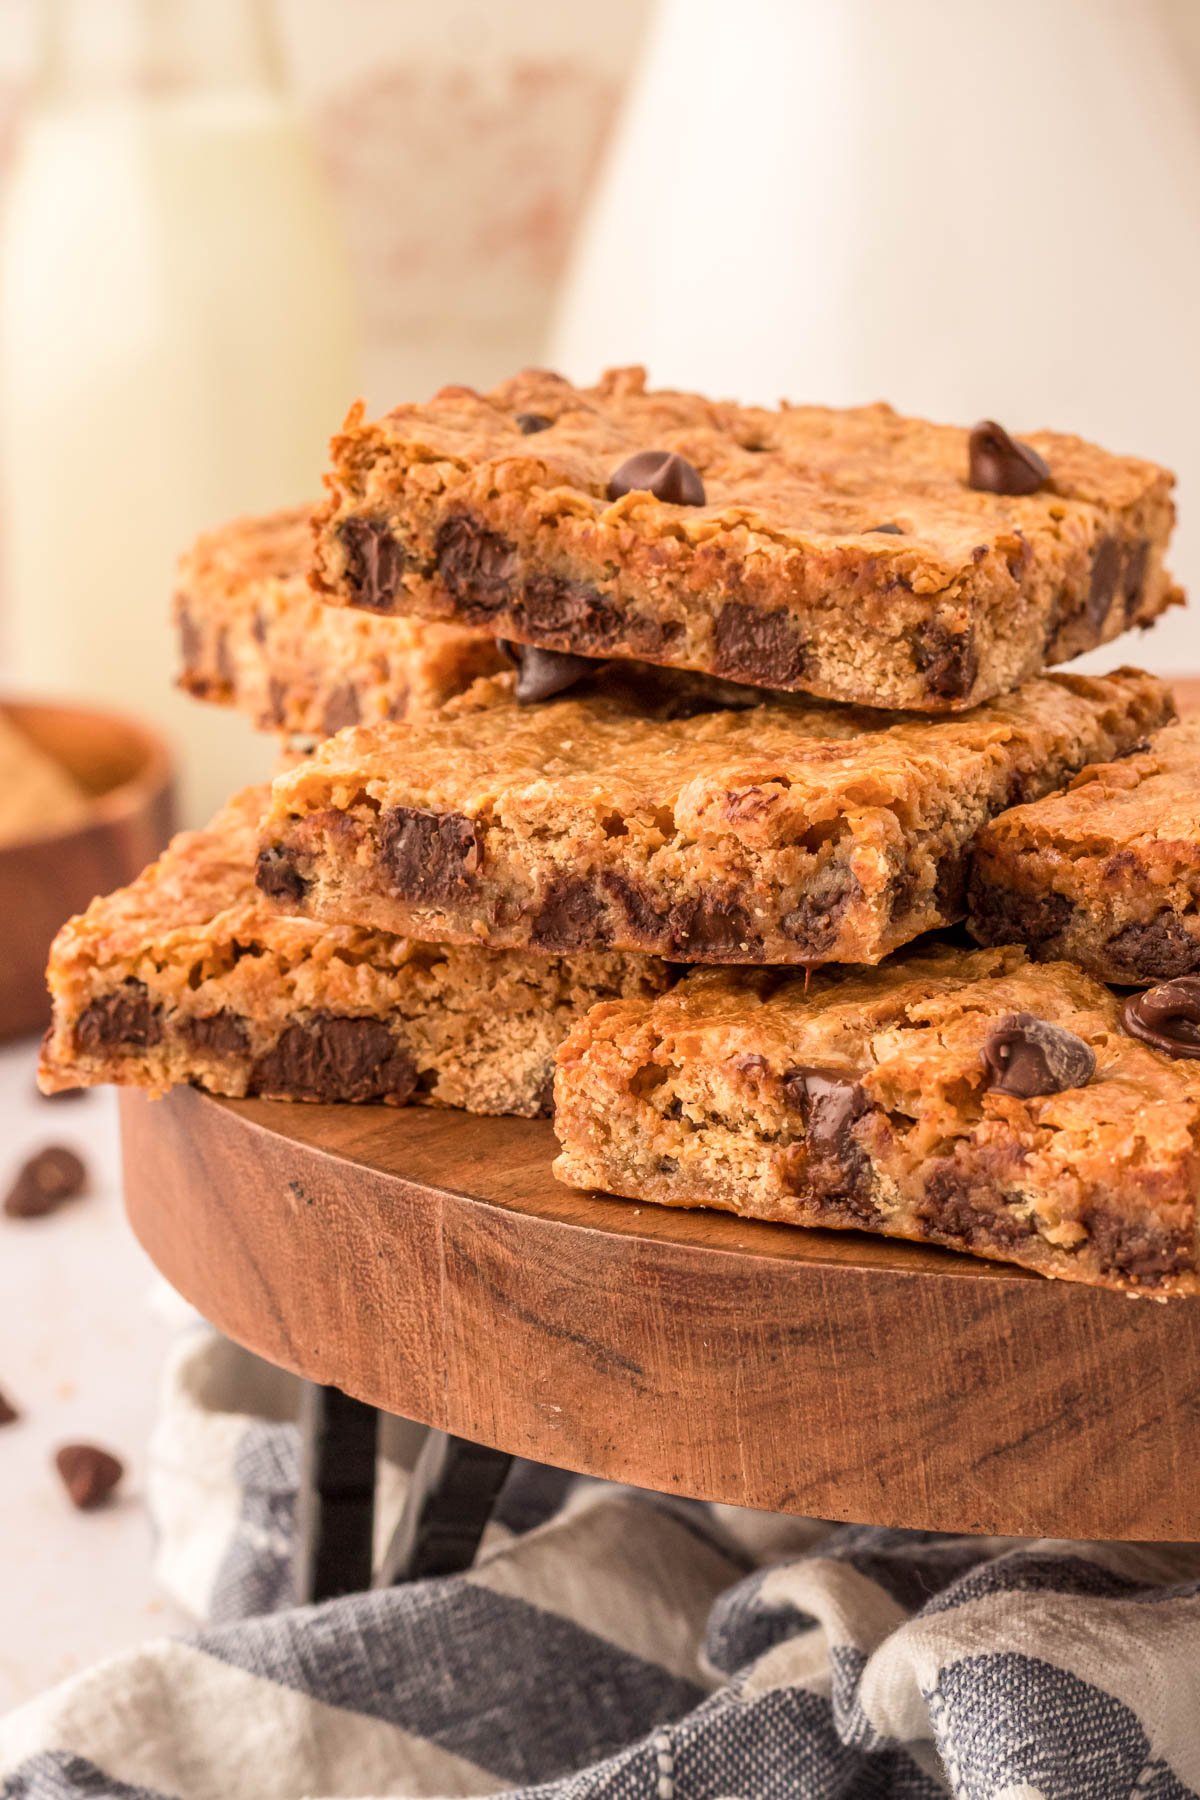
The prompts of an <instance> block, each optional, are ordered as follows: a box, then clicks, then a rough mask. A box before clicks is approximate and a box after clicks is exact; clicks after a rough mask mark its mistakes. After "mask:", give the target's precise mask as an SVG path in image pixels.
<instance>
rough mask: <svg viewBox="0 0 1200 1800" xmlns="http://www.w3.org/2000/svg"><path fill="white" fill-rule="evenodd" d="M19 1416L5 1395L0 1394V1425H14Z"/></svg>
mask: <svg viewBox="0 0 1200 1800" xmlns="http://www.w3.org/2000/svg"><path fill="white" fill-rule="evenodd" d="M20 1416H21V1415H20V1413H19V1412H18V1411H17V1409H16V1407H15V1406H14V1405H13V1403H12V1401H11V1400H10V1399H9V1398H8V1396H7V1394H0V1425H15V1424H16V1422H17V1420H18V1419H19V1418H20Z"/></svg>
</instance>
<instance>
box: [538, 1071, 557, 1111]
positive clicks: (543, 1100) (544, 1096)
mask: <svg viewBox="0 0 1200 1800" xmlns="http://www.w3.org/2000/svg"><path fill="white" fill-rule="evenodd" d="M537 1116H538V1118H539V1119H552V1118H553V1117H554V1068H553V1065H551V1068H550V1073H549V1074H548V1075H547V1076H546V1079H545V1081H544V1082H543V1083H542V1087H541V1092H540V1093H539V1095H538V1107H537Z"/></svg>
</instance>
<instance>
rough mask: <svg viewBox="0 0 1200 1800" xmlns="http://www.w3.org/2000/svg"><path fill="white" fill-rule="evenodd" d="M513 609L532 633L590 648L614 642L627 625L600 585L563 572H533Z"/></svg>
mask: <svg viewBox="0 0 1200 1800" xmlns="http://www.w3.org/2000/svg"><path fill="white" fill-rule="evenodd" d="M512 612H513V616H514V617H515V618H519V619H520V620H521V621H522V622H523V623H524V625H525V628H526V630H527V631H528V632H529V634H530V636H531V637H559V638H563V639H565V640H567V641H568V642H569V643H571V644H572V645H574V646H575V647H576V648H577V649H583V650H589V651H598V650H604V649H607V648H608V647H609V646H610V645H611V644H615V643H616V642H617V641H618V639H619V638H620V637H621V635H622V632H623V631H624V628H625V627H624V622H623V621H622V618H621V615H620V614H619V613H618V612H617V610H616V608H615V607H614V606H613V604H612V602H611V601H610V600H609V599H607V598H606V597H605V595H603V594H602V593H601V592H600V590H599V588H594V587H589V586H588V584H587V583H586V582H583V581H568V580H567V579H566V578H565V576H562V575H531V576H530V578H529V580H528V581H527V582H526V583H525V585H524V587H523V589H522V590H521V593H520V595H519V597H517V598H516V599H514V601H513V603H512Z"/></svg>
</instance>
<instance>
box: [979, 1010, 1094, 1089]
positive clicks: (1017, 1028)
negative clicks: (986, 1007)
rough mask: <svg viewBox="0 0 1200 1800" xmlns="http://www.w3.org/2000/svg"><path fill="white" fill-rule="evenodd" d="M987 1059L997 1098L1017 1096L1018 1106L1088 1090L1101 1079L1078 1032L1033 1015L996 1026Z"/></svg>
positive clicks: (989, 1039) (987, 1042)
mask: <svg viewBox="0 0 1200 1800" xmlns="http://www.w3.org/2000/svg"><path fill="white" fill-rule="evenodd" d="M982 1055H983V1065H984V1068H985V1069H986V1070H987V1073H988V1076H989V1080H988V1086H989V1088H990V1089H991V1090H992V1092H993V1093H994V1094H1013V1095H1015V1096H1016V1098H1017V1099H1018V1100H1032V1099H1033V1098H1034V1096H1035V1095H1037V1094H1061V1093H1062V1092H1063V1091H1064V1090H1065V1089H1066V1088H1073V1087H1086V1086H1087V1084H1088V1082H1089V1081H1090V1080H1091V1079H1092V1076H1093V1075H1094V1074H1095V1073H1096V1057H1095V1053H1094V1051H1093V1050H1092V1048H1091V1046H1090V1045H1089V1044H1085V1043H1084V1041H1083V1039H1082V1038H1081V1037H1076V1035H1075V1033H1074V1032H1073V1031H1067V1030H1066V1029H1065V1028H1064V1027H1063V1026H1061V1025H1051V1024H1050V1023H1049V1021H1048V1020H1046V1019H1039V1018H1037V1017H1036V1016H1035V1014H1033V1013H1027V1012H1020V1013H1009V1015H1008V1017H1007V1018H1004V1019H998V1020H997V1021H996V1023H995V1024H994V1025H992V1026H990V1027H989V1030H988V1034H987V1037H986V1039H985V1040H984V1045H983V1052H982Z"/></svg>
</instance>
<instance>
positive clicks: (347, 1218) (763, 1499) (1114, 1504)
mask: <svg viewBox="0 0 1200 1800" xmlns="http://www.w3.org/2000/svg"><path fill="white" fill-rule="evenodd" d="M121 1111H122V1126H123V1138H124V1146H125V1168H126V1195H127V1204H128V1209H129V1214H130V1218H131V1221H132V1223H133V1227H134V1230H135V1231H136V1233H137V1235H138V1237H139V1238H140V1240H141V1242H142V1243H143V1245H144V1246H145V1248H146V1250H147V1251H148V1252H149V1254H150V1256H151V1257H152V1258H153V1260H154V1261H155V1263H156V1264H157V1265H158V1267H159V1268H160V1269H161V1270H162V1272H163V1274H164V1275H165V1276H166V1277H167V1279H168V1280H169V1281H171V1282H172V1284H173V1285H174V1286H175V1287H177V1288H178V1289H179V1290H180V1292H181V1293H183V1294H184V1295H185V1296H186V1297H187V1298H188V1299H189V1300H191V1301H192V1302H193V1303H194V1304H195V1305H196V1306H197V1307H198V1308H199V1309H200V1311H201V1312H202V1313H204V1314H205V1316H206V1317H207V1318H209V1319H211V1320H212V1322H213V1323H214V1324H215V1325H217V1326H218V1327H219V1328H220V1329H221V1330H222V1331H225V1332H227V1333H228V1334H229V1335H230V1336H231V1337H233V1338H235V1339H237V1340H238V1341H239V1342H240V1343H243V1344H245V1345H247V1346H248V1347H249V1348H250V1349H252V1350H255V1351H257V1352H258V1353H259V1354H260V1355H262V1356H264V1357H266V1358H267V1359H268V1360H269V1361H271V1362H273V1363H277V1364H280V1365H282V1366H284V1367H286V1368H289V1369H293V1370H295V1371H296V1372H297V1373H299V1374H301V1375H304V1376H306V1377H308V1378H309V1379H311V1380H314V1381H319V1382H325V1383H332V1384H334V1385H336V1386H338V1387H341V1388H343V1389H344V1390H345V1391H346V1392H348V1393H351V1394H353V1395H356V1396H357V1397H358V1398H360V1399H363V1400H366V1401H369V1402H371V1403H372V1404H374V1405H376V1406H379V1407H382V1408H384V1409H386V1410H387V1411H390V1412H394V1413H400V1414H402V1415H404V1416H405V1417H407V1418H411V1419H417V1420H420V1421H422V1422H423V1423H426V1424H430V1425H436V1426H439V1427H440V1428H442V1429H444V1430H448V1431H452V1432H455V1433H457V1434H459V1435H461V1436H463V1437H467V1438H471V1439H473V1440H475V1441H476V1442H479V1443H483V1444H488V1445H492V1446H494V1447H496V1448H498V1449H502V1450H506V1451H510V1452H513V1453H515V1454H517V1455H521V1456H529V1457H535V1458H537V1459H539V1460H540V1461H543V1462H548V1463H553V1464H556V1465H558V1466H560V1467H564V1468H569V1469H577V1470H581V1471H584V1472H587V1473H590V1474H595V1475H602V1476H607V1477H610V1478H612V1479H613V1480H617V1481H627V1482H632V1483H635V1484H638V1485H641V1486H646V1487H651V1488H656V1489H659V1490H661V1491H663V1492H668V1493H679V1494H686V1495H691V1496H694V1497H698V1498H703V1499H710V1500H723V1501H729V1502H733V1503H736V1504H740V1505H745V1506H753V1507H765V1508H771V1509H774V1510H779V1511H784V1512H794V1513H804V1514H813V1515H816V1516H820V1517H825V1518H834V1519H854V1520H857V1521H860V1522H862V1523H872V1524H885V1525H905V1526H920V1527H926V1528H931V1529H937V1530H952V1531H959V1530H961V1531H982V1532H999V1533H1017V1534H1021V1535H1039V1536H1040V1535H1047V1536H1055V1537H1110V1538H1163V1539H1181V1538H1191V1539H1197V1538H1200V1491H1198V1488H1197V1484H1196V1482H1195V1480H1194V1478H1193V1475H1192V1464H1193V1462H1194V1450H1195V1447H1196V1439H1197V1421H1198V1419H1200V1301H1177V1302H1174V1303H1172V1304H1169V1305H1160V1304H1156V1303H1154V1302H1152V1301H1148V1300H1130V1299H1128V1298H1126V1297H1124V1296H1123V1295H1119V1294H1111V1293H1105V1292H1100V1291H1097V1290H1094V1289H1089V1288H1084V1287H1079V1286H1073V1285H1070V1284H1068V1283H1063V1282H1052V1281H1047V1280H1045V1279H1044V1278H1042V1277H1040V1276H1035V1275H1029V1274H1026V1273H1024V1272H1022V1271H1020V1270H1016V1269H1011V1268H1006V1267H1004V1266H1002V1265H999V1264H988V1263H983V1262H976V1261H973V1260H971V1259H970V1258H967V1257H959V1256H955V1255H952V1254H951V1253H949V1252H944V1251H939V1250H934V1249H929V1248H925V1247H918V1246H916V1245H909V1244H897V1243H887V1242H883V1241H879V1240H875V1239H872V1238H869V1237H867V1236H865V1235H862V1234H858V1233H852V1232H845V1233H839V1232H813V1231H801V1230H796V1229H791V1228H789V1227H786V1226H776V1225H763V1224H755V1223H751V1222H749V1221H746V1220H740V1219H736V1218H733V1217H731V1216H729V1215H727V1214H721V1213H703V1212H682V1211H675V1210H670V1209H667V1208H661V1207H655V1206H639V1205H637V1204H636V1203H634V1202H631V1201H626V1200H616V1199H612V1198H610V1197H608V1196H605V1195H597V1194H584V1193H577V1192H574V1191H573V1190H571V1189H569V1188H566V1187H563V1186H561V1185H560V1184H559V1183H558V1182H556V1181H555V1180H554V1178H553V1176H552V1175H551V1173H550V1161H551V1157H552V1155H553V1152H554V1147H555V1146H554V1138H553V1133H552V1131H551V1128H550V1127H549V1126H548V1125H547V1124H545V1123H543V1122H537V1121H529V1120H521V1119H482V1118H473V1117H470V1116H468V1115H465V1114H462V1113H453V1112H440V1111H433V1110H427V1109H424V1108H415V1107H414V1108H410V1109H406V1110H392V1109H388V1108H381V1107H351V1106H343V1107H335V1106H324V1107H322V1106H311V1107H310V1106H302V1105H294V1106H288V1105H285V1104H282V1103H278V1102H268V1101H241V1102H233V1101H220V1100H213V1099H210V1098H208V1097H206V1096H204V1095H201V1094H199V1093H196V1092H193V1091H191V1090H188V1089H183V1090H178V1091H176V1092H174V1093H172V1094H171V1095H169V1096H168V1097H167V1098H166V1099H165V1100H160V1101H151V1100H148V1099H146V1098H145V1096H143V1095H141V1094H138V1093H132V1092H130V1093H125V1094H123V1095H122V1097H121Z"/></svg>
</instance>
